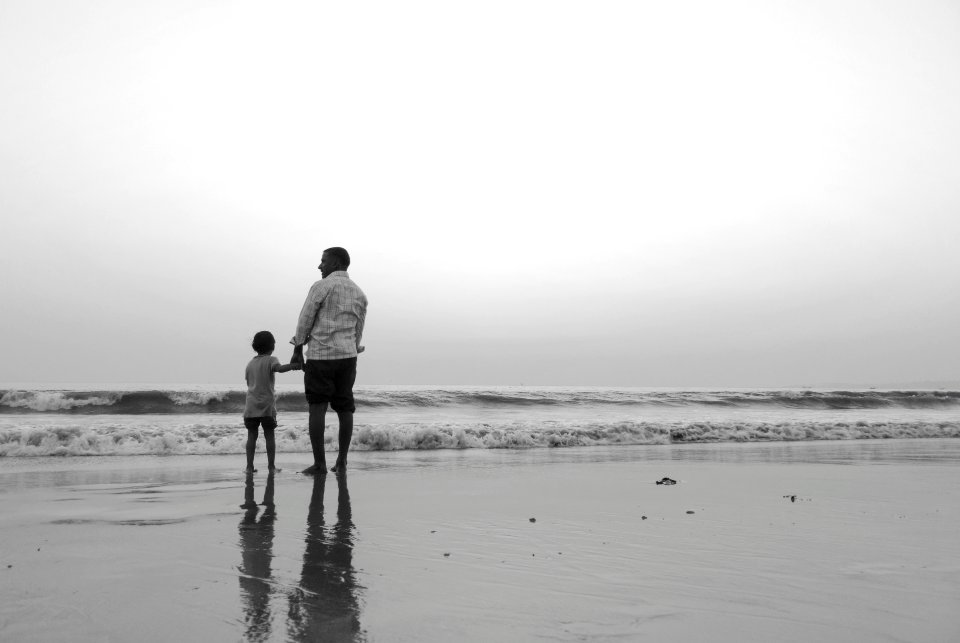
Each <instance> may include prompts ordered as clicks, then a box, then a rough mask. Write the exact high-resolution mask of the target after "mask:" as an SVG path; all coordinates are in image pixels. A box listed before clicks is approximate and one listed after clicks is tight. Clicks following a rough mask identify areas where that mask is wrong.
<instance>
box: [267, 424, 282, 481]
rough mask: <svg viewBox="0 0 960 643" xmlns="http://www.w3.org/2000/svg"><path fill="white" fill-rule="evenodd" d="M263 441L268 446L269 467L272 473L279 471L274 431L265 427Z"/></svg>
mask: <svg viewBox="0 0 960 643" xmlns="http://www.w3.org/2000/svg"><path fill="white" fill-rule="evenodd" d="M263 441H264V442H265V443H266V445H267V467H268V468H269V469H270V471H279V469H277V467H276V465H275V463H274V459H275V458H276V455H277V443H276V439H275V438H274V435H273V429H268V428H267V427H263Z"/></svg>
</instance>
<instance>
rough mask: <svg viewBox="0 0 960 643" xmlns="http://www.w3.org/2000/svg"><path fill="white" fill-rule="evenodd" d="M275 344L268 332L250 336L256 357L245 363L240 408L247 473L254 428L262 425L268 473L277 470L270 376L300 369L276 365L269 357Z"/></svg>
mask: <svg viewBox="0 0 960 643" xmlns="http://www.w3.org/2000/svg"><path fill="white" fill-rule="evenodd" d="M276 345H277V342H276V340H275V339H274V338H273V335H272V334H271V333H270V331H268V330H261V331H260V332H259V333H257V334H256V335H254V336H253V350H255V351H257V356H256V357H254V358H253V359H252V360H250V363H249V364H247V404H246V406H245V407H244V409H243V424H244V426H246V427H247V472H248V473H252V472H254V471H256V469H254V468H253V454H254V452H255V451H256V449H257V428H258V427H259V426H260V425H261V424H262V425H263V439H264V442H266V443H267V466H269V467H270V471H279V469H277V468H276V467H275V466H274V456H275V455H276V451H277V445H276V442H274V438H273V430H274V429H275V428H277V402H276V398H275V397H274V375H273V374H274V373H286V372H287V371H294V370H300V369H301V368H303V367H302V366H301V365H300V364H282V365H281V364H280V360H278V359H277V358H276V357H273V349H274V348H276Z"/></svg>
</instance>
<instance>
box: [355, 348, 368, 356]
mask: <svg viewBox="0 0 960 643" xmlns="http://www.w3.org/2000/svg"><path fill="white" fill-rule="evenodd" d="M365 350H367V347H366V346H357V355H359V354H360V353H362V352H363V351H365Z"/></svg>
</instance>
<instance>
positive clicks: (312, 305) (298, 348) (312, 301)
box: [290, 281, 327, 364]
mask: <svg viewBox="0 0 960 643" xmlns="http://www.w3.org/2000/svg"><path fill="white" fill-rule="evenodd" d="M326 294H327V292H326V288H325V287H324V284H323V281H318V282H316V283H315V284H313V286H311V287H310V291H309V292H308V293H307V299H306V301H304V302H303V308H301V309H300V317H298V318H297V330H296V332H295V333H294V335H293V338H292V339H291V340H290V343H291V344H293V356H292V357H291V358H290V363H291V364H295V363H300V364H302V363H303V345H304V344H306V343H307V342H308V341H310V331H311V330H313V324H314V322H315V321H316V320H317V313H318V312H320V306H321V305H322V304H323V300H324V298H325V297H326Z"/></svg>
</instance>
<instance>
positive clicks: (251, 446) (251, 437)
mask: <svg viewBox="0 0 960 643" xmlns="http://www.w3.org/2000/svg"><path fill="white" fill-rule="evenodd" d="M256 451H257V427H253V428H252V429H251V428H250V427H247V472H254V471H256V469H254V468H253V454H254V453H256Z"/></svg>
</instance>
